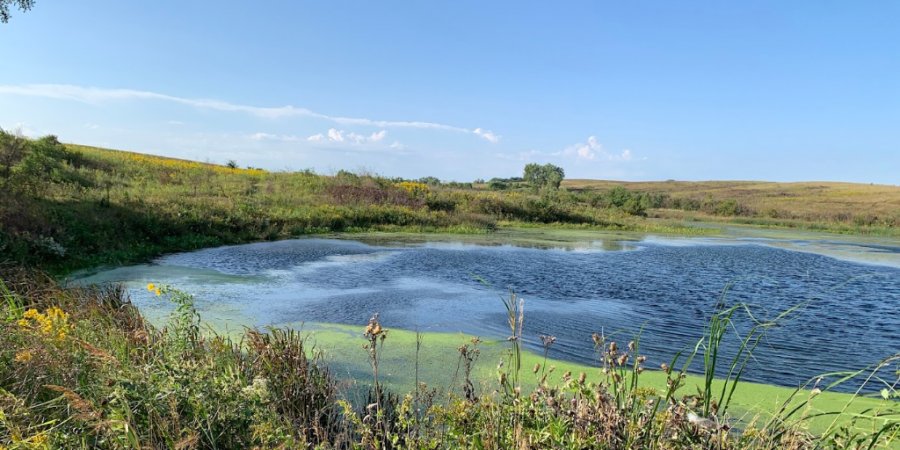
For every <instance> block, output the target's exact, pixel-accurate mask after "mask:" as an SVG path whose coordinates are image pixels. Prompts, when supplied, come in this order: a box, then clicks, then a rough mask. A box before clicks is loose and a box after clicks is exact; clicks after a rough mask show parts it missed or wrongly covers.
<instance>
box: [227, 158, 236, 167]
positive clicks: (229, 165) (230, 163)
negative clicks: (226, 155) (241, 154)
mask: <svg viewBox="0 0 900 450" xmlns="http://www.w3.org/2000/svg"><path fill="white" fill-rule="evenodd" d="M225 167H227V168H229V169H237V167H238V163H237V161H235V160H233V159H229V160H228V162H226V163H225Z"/></svg>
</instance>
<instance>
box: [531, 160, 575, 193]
mask: <svg viewBox="0 0 900 450" xmlns="http://www.w3.org/2000/svg"><path fill="white" fill-rule="evenodd" d="M565 176H566V173H565V172H564V171H563V169H562V167H559V166H554V165H553V164H549V163H547V164H544V165H540V164H535V163H531V164H528V165H526V166H525V175H524V177H523V178H524V179H525V181H526V182H527V183H528V184H530V185H531V186H532V187H534V188H536V189H543V188H551V189H559V185H560V183H562V180H563V178H565Z"/></svg>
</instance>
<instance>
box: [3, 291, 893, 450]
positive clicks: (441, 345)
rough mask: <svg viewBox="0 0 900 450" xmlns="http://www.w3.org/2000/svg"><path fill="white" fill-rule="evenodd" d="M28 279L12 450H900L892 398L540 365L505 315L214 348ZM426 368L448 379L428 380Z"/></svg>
mask: <svg viewBox="0 0 900 450" xmlns="http://www.w3.org/2000/svg"><path fill="white" fill-rule="evenodd" d="M29 276H30V275H24V278H19V279H17V280H15V279H14V280H12V283H11V284H10V285H9V286H10V289H6V288H5V287H4V288H2V289H0V291H2V295H0V297H2V302H0V362H2V364H0V412H2V414H0V445H5V446H9V448H16V449H18V448H29V449H32V448H40V449H45V448H146V447H154V448H159V447H164V448H173V447H179V448H238V447H241V448H244V447H257V448H310V447H311V448H320V449H326V448H360V449H363V448H409V449H418V448H448V449H449V448H488V449H497V450H499V449H501V448H510V447H511V446H515V447H520V448H521V447H526V448H547V449H549V448H572V449H575V448H646V447H657V448H723V449H731V448H734V449H738V448H760V449H762V448H765V449H774V448H796V449H805V448H848V447H854V448H893V446H894V445H895V444H896V442H897V439H900V420H898V418H900V411H898V410H897V401H896V400H877V399H874V398H863V397H859V396H850V395H848V394H839V393H831V392H828V391H827V389H824V386H823V390H825V392H815V391H798V392H797V393H793V395H792V392H791V391H790V389H786V388H777V387H772V386H767V385H757V384H752V383H744V382H741V383H740V386H738V388H737V390H736V391H735V395H734V397H730V396H729V397H725V396H724V394H725V393H726V391H727V389H725V384H724V383H729V385H736V383H737V379H736V378H733V377H729V378H728V379H724V380H723V379H719V380H711V379H708V378H703V377H698V376H696V375H687V374H685V372H684V371H683V370H684V369H683V368H682V369H679V368H678V365H679V364H678V363H676V362H674V361H673V364H672V367H669V368H665V369H664V370H644V367H645V363H646V361H644V360H643V359H642V357H641V356H640V350H639V347H638V345H635V344H634V343H628V344H625V343H622V344H621V346H620V347H618V348H617V347H616V344H615V343H614V342H607V341H605V340H604V339H603V338H601V337H597V336H595V337H594V339H595V344H596V345H597V349H598V367H593V368H591V367H586V366H581V365H577V364H570V363H565V362H562V361H554V360H552V359H550V358H548V359H546V360H545V357H544V355H541V354H536V353H533V352H528V351H523V350H522V349H521V345H520V342H521V340H520V339H521V337H522V326H523V322H522V318H521V317H519V315H518V314H519V313H518V311H519V309H515V308H514V309H512V310H511V311H512V313H511V314H510V317H511V322H510V324H511V333H512V334H513V336H516V337H517V339H516V340H513V341H480V340H477V339H475V338H473V337H471V336H464V335H459V334H446V333H445V334H427V335H417V334H416V333H413V332H409V331H403V330H386V329H384V328H383V327H381V326H380V324H379V323H378V320H377V318H373V319H372V320H371V321H370V322H369V324H368V326H365V327H364V326H362V325H360V326H346V325H322V326H320V328H319V329H318V330H315V331H313V334H311V335H305V334H304V333H298V332H296V331H294V328H295V327H291V326H282V327H276V328H271V329H269V330H267V331H266V332H259V331H256V330H245V331H244V332H242V333H240V334H239V335H238V334H237V333H232V334H231V335H223V334H216V333H215V332H213V331H203V330H204V327H203V322H202V321H201V318H200V316H199V315H198V314H197V312H196V310H194V308H193V301H192V298H191V297H190V296H189V295H187V294H184V293H182V292H179V291H177V290H175V289H172V288H169V287H166V286H154V285H149V286H148V287H147V288H148V289H150V290H151V291H155V292H156V293H157V295H159V296H160V297H159V299H160V301H171V302H172V303H173V304H174V307H175V310H174V312H173V314H172V315H171V316H169V317H168V318H167V319H166V320H165V322H164V324H160V326H153V325H152V324H150V323H148V322H147V321H146V319H145V318H144V317H143V316H142V315H141V314H140V312H139V311H138V310H137V309H136V308H134V307H133V306H132V305H130V304H129V303H127V301H126V298H127V297H126V294H125V292H124V291H123V290H122V289H121V287H107V288H102V289H98V288H95V287H88V288H79V287H71V288H60V287H59V286H58V285H56V284H55V283H54V282H52V280H49V279H45V280H44V281H40V280H33V279H29V278H28V277H29ZM509 304H510V305H514V304H516V303H515V298H512V299H511V300H510V302H509ZM725 312H726V311H720V312H719V313H717V314H716V315H714V319H713V322H711V323H715V320H718V319H715V317H718V318H719V319H722V318H724V317H726V316H723V315H722V313H725ZM709 336H710V337H712V336H714V333H713V334H711V335H709ZM710 342H711V344H712V345H713V347H712V348H715V346H717V344H715V343H714V342H715V341H714V340H711V341H710ZM332 355H334V356H337V359H336V360H333V356H332ZM551 355H552V353H551ZM497 360H502V361H503V362H504V364H503V365H501V366H496V365H495V364H496V361H497ZM629 360H630V361H633V362H634V364H631V365H629V364H628V363H627V362H628V361H629ZM348 361H349V362H352V364H351V365H348V364H347V362H348ZM722 362H723V363H725V364H727V360H726V361H722ZM429 367H434V370H437V371H441V372H442V373H443V374H444V375H448V374H449V372H451V371H452V372H454V375H453V376H452V377H451V381H450V382H448V383H447V385H446V386H438V385H436V384H430V383H432V381H431V380H428V384H421V382H422V381H425V380H426V379H427V377H428V372H427V370H429V369H428V368H429ZM454 367H455V370H454ZM647 369H649V367H647ZM336 371H341V372H343V371H347V373H348V374H349V375H350V376H349V379H350V380H353V381H351V382H350V384H348V383H347V382H345V381H342V379H343V378H342V377H340V376H336V374H335V372H336ZM411 376H414V377H415V378H413V379H412V380H410V377H411ZM410 381H413V383H414V384H413V386H414V388H413V389H407V390H403V389H404V386H408V385H409V383H410ZM395 389H396V390H395ZM395 392H396V394H395ZM719 392H721V394H722V395H723V397H722V399H723V401H719V402H717V401H716V400H715V399H716V398H718V395H719ZM892 395H894V394H892ZM779 406H780V407H779ZM726 408H727V411H729V412H726ZM773 408H774V413H773V412H771V411H772V410H773ZM823 413H824V414H825V415H820V414H823Z"/></svg>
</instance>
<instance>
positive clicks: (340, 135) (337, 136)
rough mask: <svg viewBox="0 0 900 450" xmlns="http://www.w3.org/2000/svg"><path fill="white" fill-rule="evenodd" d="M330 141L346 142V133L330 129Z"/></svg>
mask: <svg viewBox="0 0 900 450" xmlns="http://www.w3.org/2000/svg"><path fill="white" fill-rule="evenodd" d="M328 140H329V141H332V142H344V132H343V131H341V130H336V129H334V128H329V129H328Z"/></svg>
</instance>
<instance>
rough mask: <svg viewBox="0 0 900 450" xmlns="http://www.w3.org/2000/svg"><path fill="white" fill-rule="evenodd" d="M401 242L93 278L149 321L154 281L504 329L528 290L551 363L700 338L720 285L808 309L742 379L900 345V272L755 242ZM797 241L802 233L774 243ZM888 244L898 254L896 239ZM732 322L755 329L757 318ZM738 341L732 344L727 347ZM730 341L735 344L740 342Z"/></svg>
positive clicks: (235, 253) (324, 244)
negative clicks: (507, 306)
mask: <svg viewBox="0 0 900 450" xmlns="http://www.w3.org/2000/svg"><path fill="white" fill-rule="evenodd" d="M531 244H532V245H528V244H526V245H519V243H517V245H510V244H509V243H503V242H490V241H486V242H481V243H478V244H474V243H471V242H469V243H465V242H413V243H410V242H396V241H391V240H390V238H389V237H385V238H382V239H380V240H378V244H377V245H376V244H375V243H373V242H372V241H371V240H370V241H369V242H359V241H352V240H346V239H302V240H291V241H281V242H272V243H259V244H250V245H241V246H232V247H221V248H214V249H207V250H202V251H198V252H192V253H182V254H176V255H170V256H166V257H163V258H160V259H159V260H157V261H156V262H155V264H152V265H141V266H134V267H127V268H119V269H114V270H111V271H106V272H101V273H98V274H95V275H93V276H90V277H87V278H85V279H84V280H82V281H83V282H102V281H124V282H126V283H130V285H131V286H133V287H134V288H135V289H133V295H134V298H135V301H136V303H137V304H138V305H139V306H140V307H141V308H142V309H143V310H144V311H145V312H147V313H148V314H149V315H151V316H153V315H156V316H159V315H161V314H164V313H165V311H166V308H167V307H168V306H167V305H165V304H164V303H161V302H159V301H158V300H156V299H153V298H150V297H148V296H147V295H146V293H145V292H143V290H142V289H141V288H140V286H143V284H144V283H146V282H148V281H154V282H165V283H169V284H173V285H176V286H178V287H179V288H182V289H184V290H187V291H189V292H191V293H193V294H195V295H196V296H197V298H198V308H199V309H201V312H202V313H203V315H204V317H205V318H207V319H211V320H213V321H216V320H220V321H228V320H230V321H231V322H229V323H232V324H238V323H243V324H247V325H257V326H263V325H270V324H279V323H294V322H334V323H347V324H362V323H364V322H365V320H366V319H367V318H368V317H369V316H370V315H371V314H372V313H374V312H380V313H381V317H382V318H383V320H384V322H385V324H386V325H387V326H390V327H401V328H407V329H416V328H418V329H423V330H433V331H453V332H456V331H462V332H465V333H471V334H477V335H481V336H487V337H493V338H502V337H504V336H505V333H506V332H507V330H505V318H504V313H503V309H502V306H501V303H500V300H499V298H498V296H500V295H504V294H505V291H506V290H507V289H514V290H515V291H516V292H517V293H519V294H520V295H521V296H523V297H524V298H525V299H526V311H527V312H526V325H525V331H526V336H527V337H528V338H529V341H528V342H529V345H531V346H532V347H536V346H537V339H536V337H537V335H539V334H552V335H555V336H557V337H558V338H559V340H558V343H557V345H556V346H555V347H554V352H555V353H556V356H557V357H562V358H564V359H569V360H573V361H578V362H591V361H592V359H593V350H592V345H591V340H590V335H591V333H592V332H596V331H600V330H603V331H604V332H605V333H606V334H607V335H609V334H616V333H618V335H619V336H621V340H623V341H624V340H628V339H630V338H631V337H632V336H633V335H634V334H636V333H637V332H638V331H639V330H642V348H643V350H644V352H645V353H646V354H647V355H648V356H649V357H650V362H651V364H659V363H660V362H663V361H668V359H669V358H670V357H671V355H672V354H673V353H674V352H676V351H678V350H681V349H684V348H686V347H689V346H693V344H694V343H695V342H696V339H697V338H698V337H699V336H700V334H701V333H702V329H703V325H704V323H705V321H706V320H707V319H708V317H709V315H710V313H711V311H712V309H713V307H714V305H715V304H716V301H717V300H718V298H719V296H720V293H721V291H722V289H723V287H724V286H725V285H726V284H727V283H733V286H732V288H731V291H730V292H729V293H728V296H727V299H728V301H729V302H732V303H736V302H747V303H750V304H752V305H754V308H755V312H756V314H758V318H759V319H763V320H764V319H766V318H771V317H774V316H775V315H777V314H778V313H779V312H780V311H783V310H784V309H787V308H790V307H792V306H795V305H797V304H801V303H805V304H806V306H805V307H804V308H803V309H802V310H801V311H800V312H799V313H798V314H797V315H796V316H794V317H793V318H791V319H790V320H788V321H786V322H784V323H783V324H782V325H781V326H779V327H777V328H775V329H772V330H771V331H770V332H769V334H768V336H767V339H766V340H765V341H764V342H763V343H762V345H761V346H760V349H758V351H757V353H756V358H755V361H754V362H753V364H752V367H751V368H750V371H749V373H748V375H747V378H749V379H751V380H757V381H764V382H772V383H778V384H784V385H796V384H798V383H801V382H803V381H805V380H806V379H808V378H810V377H813V376H815V375H817V374H820V373H823V372H829V371H835V370H844V369H848V368H854V367H862V366H865V365H867V364H870V363H873V362H875V361H876V360H878V359H879V358H880V357H884V356H887V355H889V354H891V353H894V352H897V351H898V350H900V333H897V332H896V330H897V329H900V315H898V314H897V312H898V310H900V269H897V268H893V267H885V266H876V265H861V264H855V263H852V262H849V261H843V260H838V259H834V258H830V257H826V256H822V255H819V254H815V253H807V252H799V251H787V250H784V249H782V248H778V246H776V245H770V244H771V243H766V245H761V244H762V243H761V242H758V241H757V242H746V241H744V242H741V241H733V240H730V241H729V240H722V239H674V240H673V239H646V240H643V241H636V240H616V239H595V240H588V241H581V242H580V243H578V244H577V245H572V243H571V242H559V243H556V244H554V243H553V242H552V241H551V242H548V241H546V240H545V241H543V242H541V243H540V244H538V243H531ZM778 244H779V245H782V244H783V245H785V246H787V247H788V248H793V247H791V246H797V243H790V242H787V243H785V242H781V241H779V242H778ZM886 247H887V249H879V251H882V250H886V251H888V252H893V254H895V255H896V254H898V252H897V251H898V249H897V247H891V246H886ZM743 323H744V325H742V326H740V327H739V328H738V330H737V331H739V332H740V331H745V330H746V329H747V327H748V326H749V325H748V324H749V320H745V321H744V322H743ZM732 343H733V341H732ZM733 349H734V347H733V346H732V347H731V350H733Z"/></svg>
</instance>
